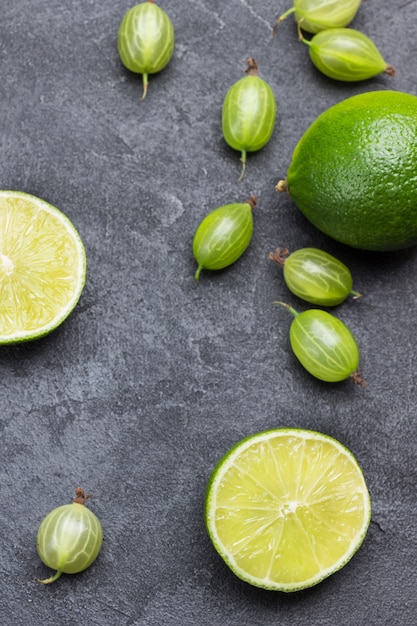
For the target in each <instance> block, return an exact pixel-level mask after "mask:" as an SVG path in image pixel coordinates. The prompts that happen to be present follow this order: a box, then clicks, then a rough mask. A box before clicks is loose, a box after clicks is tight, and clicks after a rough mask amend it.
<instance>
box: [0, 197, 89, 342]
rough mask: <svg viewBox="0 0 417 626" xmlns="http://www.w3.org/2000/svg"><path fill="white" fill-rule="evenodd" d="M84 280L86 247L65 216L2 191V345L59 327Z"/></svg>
mask: <svg viewBox="0 0 417 626" xmlns="http://www.w3.org/2000/svg"><path fill="white" fill-rule="evenodd" d="M85 274H86V256H85V249H84V245H83V243H82V241H81V238H80V236H79V234H78V232H77V231H76V229H75V228H74V226H73V224H72V223H71V222H70V220H69V219H68V218H67V217H66V216H65V215H64V214H63V213H62V212H61V211H59V210H58V209H57V208H55V207H53V206H52V205H50V204H48V203H47V202H45V201H44V200H41V199H40V198H37V197H35V196H32V195H29V194H27V193H24V192H20V191H0V302H1V307H0V344H7V343H15V342H19V341H26V340H29V339H36V338H38V337H40V336H42V335H46V334H47V333H49V332H50V331H52V330H53V329H55V328H56V327H57V326H59V325H60V324H61V322H63V321H64V319H65V318H66V317H67V316H68V315H69V314H70V313H71V311H72V310H73V308H74V307H75V305H76V304H77V302H78V300H79V297H80V295H81V292H82V290H83V287H84V283H85Z"/></svg>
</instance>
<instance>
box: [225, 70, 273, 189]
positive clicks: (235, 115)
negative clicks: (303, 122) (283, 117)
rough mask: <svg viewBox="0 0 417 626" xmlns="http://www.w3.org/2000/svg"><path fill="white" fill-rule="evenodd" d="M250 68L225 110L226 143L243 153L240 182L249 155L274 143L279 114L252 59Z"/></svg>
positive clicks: (229, 94)
mask: <svg viewBox="0 0 417 626" xmlns="http://www.w3.org/2000/svg"><path fill="white" fill-rule="evenodd" d="M247 64H248V66H247V69H246V74H247V76H245V77H244V78H241V79H240V80H238V81H237V82H236V83H234V85H232V86H231V87H230V89H229V90H228V92H227V94H226V97H225V99H224V102H223V109H222V129H223V136H224V139H225V141H226V143H227V144H228V145H229V146H230V147H231V148H233V149H234V150H239V151H240V153H241V158H240V160H241V163H242V171H241V174H240V177H239V180H242V178H243V176H244V173H245V167H246V156H247V152H255V151H257V150H260V149H261V148H263V147H264V146H265V145H266V144H267V143H268V141H269V140H270V138H271V136H272V133H273V131H274V126H275V118H276V112H277V105H276V101H275V96H274V93H273V91H272V89H271V87H270V86H269V85H268V83H267V82H266V81H265V80H263V79H262V78H260V76H259V75H258V66H257V64H256V61H255V59H253V58H249V59H248V60H247Z"/></svg>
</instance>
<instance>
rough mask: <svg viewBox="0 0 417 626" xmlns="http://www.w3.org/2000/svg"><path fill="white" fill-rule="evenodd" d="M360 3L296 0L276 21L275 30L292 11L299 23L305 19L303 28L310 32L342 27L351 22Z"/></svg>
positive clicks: (359, 0)
mask: <svg viewBox="0 0 417 626" xmlns="http://www.w3.org/2000/svg"><path fill="white" fill-rule="evenodd" d="M360 3H361V0H294V5H293V6H292V7H291V8H290V9H288V11H285V13H283V14H282V15H281V16H280V17H279V18H278V19H277V21H276V22H275V26H274V31H275V30H276V28H277V26H278V25H279V24H280V23H281V22H282V21H283V20H285V19H286V18H287V17H288V16H289V15H291V14H292V13H294V17H295V20H296V22H297V23H299V22H300V20H303V29H304V30H306V31H308V32H309V33H318V32H319V31H320V30H326V29H327V28H341V27H343V26H347V25H348V24H350V22H351V21H352V20H353V18H354V17H355V15H356V13H357V11H358V9H359V5H360Z"/></svg>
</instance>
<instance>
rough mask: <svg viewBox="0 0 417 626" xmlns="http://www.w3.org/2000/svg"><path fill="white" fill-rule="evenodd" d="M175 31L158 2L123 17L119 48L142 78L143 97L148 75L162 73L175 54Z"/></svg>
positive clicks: (126, 62)
mask: <svg viewBox="0 0 417 626" xmlns="http://www.w3.org/2000/svg"><path fill="white" fill-rule="evenodd" d="M174 43H175V36H174V27H173V24H172V22H171V20H170V18H169V17H168V15H167V14H166V13H165V11H164V10H163V9H161V8H160V7H159V6H158V5H157V4H155V2H154V0H146V2H142V3H141V4H137V5H136V6H134V7H132V8H131V9H129V11H128V12H127V13H126V14H125V16H124V17H123V19H122V21H121V24H120V27H119V32H118V36H117V47H118V51H119V56H120V59H121V61H122V63H123V65H124V66H125V67H126V68H127V69H128V70H130V71H131V72H135V73H137V74H142V81H143V94H142V98H141V100H143V99H144V98H145V97H146V94H147V90H148V75H149V74H155V73H156V72H160V71H161V70H162V69H163V68H164V67H165V66H166V65H167V63H168V62H169V61H170V59H171V57H172V54H173V52H174Z"/></svg>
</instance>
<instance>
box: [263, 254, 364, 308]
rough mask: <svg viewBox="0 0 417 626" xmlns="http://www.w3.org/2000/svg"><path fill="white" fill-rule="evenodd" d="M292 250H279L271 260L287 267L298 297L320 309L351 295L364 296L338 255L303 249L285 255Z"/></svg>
mask: <svg viewBox="0 0 417 626" xmlns="http://www.w3.org/2000/svg"><path fill="white" fill-rule="evenodd" d="M287 253H288V250H281V249H280V248H277V250H276V252H275V253H273V252H271V253H270V255H269V258H271V259H272V260H273V261H276V262H277V263H279V264H280V265H283V275H284V280H285V284H286V285H287V287H288V289H289V290H290V291H291V292H292V293H293V294H294V295H296V296H297V297H298V298H301V299H302V300H305V301H306V302H310V303H311V304H317V305H319V306H337V305H338V304H341V303H342V302H344V301H345V300H346V298H347V297H348V296H349V295H351V296H352V297H353V298H360V297H361V294H360V293H358V292H357V291H354V290H353V289H352V286H353V279H352V274H351V272H350V270H349V268H348V267H347V266H346V265H345V264H344V263H342V261H339V259H336V258H335V257H334V256H332V255H331V254H329V253H328V252H325V251H324V250H319V249H318V248H300V249H299V250H294V252H292V253H291V254H289V256H285V255H286V254H287Z"/></svg>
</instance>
